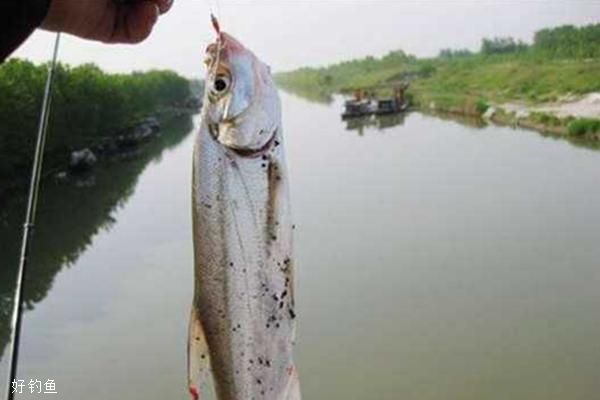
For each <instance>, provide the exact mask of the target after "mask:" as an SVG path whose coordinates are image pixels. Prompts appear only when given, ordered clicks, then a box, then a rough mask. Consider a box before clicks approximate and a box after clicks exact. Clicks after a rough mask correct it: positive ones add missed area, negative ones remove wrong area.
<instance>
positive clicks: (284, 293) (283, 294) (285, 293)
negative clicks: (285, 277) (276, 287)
mask: <svg viewBox="0 0 600 400" xmlns="http://www.w3.org/2000/svg"><path fill="white" fill-rule="evenodd" d="M286 295H287V290H284V291H283V293H281V298H282V299H283V298H284V297H285V296H286Z"/></svg>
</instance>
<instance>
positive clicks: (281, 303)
mask: <svg viewBox="0 0 600 400" xmlns="http://www.w3.org/2000/svg"><path fill="white" fill-rule="evenodd" d="M279 308H280V309H281V308H283V301H281V302H279Z"/></svg>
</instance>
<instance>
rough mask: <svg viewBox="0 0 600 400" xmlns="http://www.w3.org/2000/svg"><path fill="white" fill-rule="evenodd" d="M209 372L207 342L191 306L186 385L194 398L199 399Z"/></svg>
mask: <svg viewBox="0 0 600 400" xmlns="http://www.w3.org/2000/svg"><path fill="white" fill-rule="evenodd" d="M209 373H210V360H209V354H208V344H207V343H206V337H205V336H204V330H203V329H202V323H201V322H200V318H199V315H198V311H197V310H196V308H195V307H193V306H192V312H191V314H190V325H189V330H188V387H189V391H190V395H191V396H192V398H193V399H194V400H199V399H200V388H201V386H202V385H204V384H205V383H206V381H207V380H208V377H209Z"/></svg>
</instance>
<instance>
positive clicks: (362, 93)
mask: <svg viewBox="0 0 600 400" xmlns="http://www.w3.org/2000/svg"><path fill="white" fill-rule="evenodd" d="M407 87H408V84H407V83H403V84H401V85H398V86H396V87H394V95H393V97H390V98H384V99H376V98H375V95H374V94H373V93H372V92H371V93H369V92H367V91H366V90H357V91H356V92H354V98H352V99H350V100H346V102H344V111H343V112H342V119H343V120H347V119H351V118H360V117H365V116H369V115H373V114H375V115H387V114H396V113H400V112H403V111H406V110H407V109H408V101H407V100H406V99H405V97H404V92H405V90H406V89H407Z"/></svg>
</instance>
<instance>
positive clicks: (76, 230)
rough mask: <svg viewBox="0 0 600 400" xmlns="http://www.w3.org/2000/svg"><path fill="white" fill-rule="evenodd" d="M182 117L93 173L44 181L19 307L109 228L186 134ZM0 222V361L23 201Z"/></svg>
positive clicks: (188, 125)
mask: <svg viewBox="0 0 600 400" xmlns="http://www.w3.org/2000/svg"><path fill="white" fill-rule="evenodd" d="M192 126H193V124H192V118H191V117H190V116H184V117H179V118H176V119H174V120H172V121H170V122H169V123H167V124H166V125H165V126H164V128H163V130H162V134H161V135H160V136H158V137H157V138H156V139H154V140H153V141H151V142H150V143H148V144H146V145H144V146H142V147H139V148H137V149H135V150H133V151H131V152H128V153H126V154H125V153H123V154H121V155H120V157H118V158H115V159H112V160H111V161H107V162H106V163H104V164H103V165H101V166H99V167H98V168H96V169H95V170H94V171H93V173H90V174H88V175H80V176H77V177H73V178H71V179H68V180H57V179H52V178H49V179H46V180H45V181H43V184H42V188H41V197H40V204H39V206H38V221H37V228H36V231H35V236H34V239H33V247H32V255H31V262H30V266H29V270H28V273H27V277H26V281H25V288H26V289H25V292H24V296H25V298H24V301H25V304H26V308H27V309H28V310H31V309H33V308H34V306H35V304H36V303H38V302H40V301H42V300H43V299H44V298H45V297H46V295H47V294H48V292H49V290H50V289H51V288H52V283H53V281H54V277H55V275H56V274H57V273H58V272H60V271H61V270H62V269H63V268H65V267H69V266H71V265H73V264H74V263H75V262H76V260H77V259H78V258H79V256H80V255H81V254H83V252H84V251H85V250H86V249H87V248H88V246H89V245H90V244H91V243H92V240H93V238H94V236H95V235H96V234H97V233H98V232H100V231H102V230H108V229H110V228H111V226H112V225H113V224H114V223H115V220H114V218H113V213H114V212H115V211H116V210H117V209H118V208H120V207H121V206H122V205H123V204H124V203H125V202H126V201H127V199H128V198H129V197H130V196H131V194H132V193H133V191H134V188H135V186H136V183H137V178H138V176H139V175H140V173H141V172H142V171H143V170H144V168H145V167H146V165H148V163H150V162H152V161H158V160H160V158H161V155H162V153H163V152H164V151H165V150H166V149H169V148H172V147H174V146H176V145H177V144H179V143H180V142H181V141H182V140H183V139H184V138H185V137H186V136H187V135H188V134H189V133H190V131H191V129H192ZM2 214H3V215H2V216H0V218H1V219H0V246H1V247H0V251H1V254H2V258H1V259H0V356H2V354H3V352H4V349H5V347H6V346H7V344H8V341H9V340H10V313H11V311H12V296H13V291H14V282H15V276H16V267H17V262H18V253H19V246H20V238H21V224H22V218H23V215H24V198H23V197H20V198H16V199H13V200H12V201H10V202H9V203H8V204H7V205H6V207H5V208H4V210H3V212H2Z"/></svg>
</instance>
